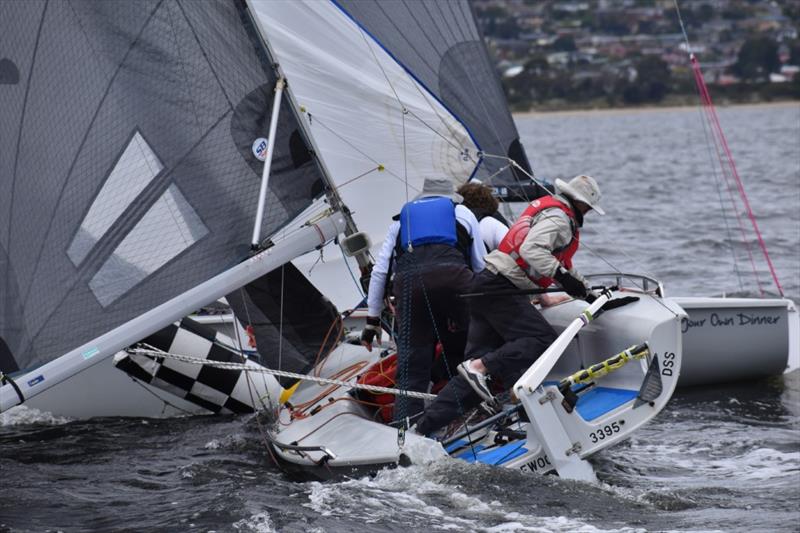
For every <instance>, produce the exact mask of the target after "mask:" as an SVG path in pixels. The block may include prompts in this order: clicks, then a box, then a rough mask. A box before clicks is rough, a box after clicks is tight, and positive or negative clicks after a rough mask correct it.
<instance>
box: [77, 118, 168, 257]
mask: <svg viewBox="0 0 800 533" xmlns="http://www.w3.org/2000/svg"><path fill="white" fill-rule="evenodd" d="M163 169H164V165H163V164H162V163H161V161H160V160H159V159H158V156H156V154H155V152H153V149H152V148H150V145H149V144H147V141H145V139H144V137H142V135H141V134H140V133H139V132H138V131H136V132H135V133H134V134H133V136H132V137H131V140H130V141H129V142H128V144H127V146H126V147H125V149H124V151H123V152H122V154H121V155H120V157H119V159H118V160H117V162H116V163H115V164H114V166H113V167H112V169H111V172H110V173H109V175H108V178H107V179H106V180H105V183H104V184H103V187H102V188H101V189H100V192H99V193H98V194H97V197H96V198H95V199H94V202H92V206H91V207H90V208H89V211H88V212H87V213H86V216H85V217H84V218H83V221H82V222H81V225H80V228H79V229H78V231H77V233H76V234H75V237H73V239H72V242H71V243H70V245H69V248H67V255H68V256H69V258H70V259H71V260H72V262H73V264H74V265H75V266H78V265H80V263H81V262H82V261H83V260H84V259H85V258H86V256H87V255H88V253H89V252H90V251H91V249H92V248H93V247H94V245H95V244H97V242H98V241H99V240H100V239H101V238H102V237H103V235H105V233H106V232H107V231H108V228H110V227H111V225H112V224H113V223H114V221H116V220H117V219H118V218H119V216H120V215H122V213H123V212H124V211H125V209H127V207H128V206H129V205H131V203H132V202H133V201H134V200H135V199H136V197H137V196H139V194H140V193H141V192H142V191H143V190H144V188H145V187H147V185H148V184H149V183H150V182H151V181H152V180H153V178H155V177H156V176H157V175H158V174H159V172H161V171H162V170H163Z"/></svg>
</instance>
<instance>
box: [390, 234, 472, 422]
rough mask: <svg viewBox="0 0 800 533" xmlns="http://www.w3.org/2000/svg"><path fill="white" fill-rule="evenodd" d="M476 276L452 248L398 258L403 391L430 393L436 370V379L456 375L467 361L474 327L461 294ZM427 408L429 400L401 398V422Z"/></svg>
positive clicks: (423, 250) (397, 417)
mask: <svg viewBox="0 0 800 533" xmlns="http://www.w3.org/2000/svg"><path fill="white" fill-rule="evenodd" d="M473 276H474V274H473V272H472V270H470V269H469V268H468V267H467V265H466V263H465V261H464V257H463V256H462V255H461V253H460V252H458V251H457V250H456V249H455V248H452V247H450V246H445V245H428V246H423V247H418V248H417V249H415V250H414V251H413V252H410V253H404V254H403V255H401V256H400V258H398V260H397V271H396V273H395V279H394V289H393V290H394V295H395V298H396V301H397V316H398V322H399V329H400V331H399V340H398V372H397V384H398V387H399V388H401V389H406V390H412V391H417V392H426V391H427V390H428V383H429V382H430V381H431V379H432V378H431V372H432V370H433V371H434V374H436V378H441V377H447V375H448V374H451V373H455V366H456V365H457V364H458V363H459V362H460V361H461V360H463V358H464V337H465V332H466V329H467V325H468V323H469V314H468V311H467V307H466V304H465V303H464V300H463V299H462V298H459V297H458V295H459V294H461V293H464V292H467V290H468V289H469V287H470V286H471V284H472V279H473ZM438 340H441V341H442V345H443V346H444V352H445V357H444V358H443V360H440V361H438V362H437V365H436V366H437V368H434V365H433V356H434V353H435V350H436V343H437V341H438ZM445 365H447V366H445ZM423 408H424V401H423V400H418V399H414V398H408V397H405V396H402V395H399V396H398V397H397V398H396V400H395V410H394V412H395V420H402V419H403V418H405V417H410V416H413V415H415V414H417V413H419V412H421V411H422V410H423Z"/></svg>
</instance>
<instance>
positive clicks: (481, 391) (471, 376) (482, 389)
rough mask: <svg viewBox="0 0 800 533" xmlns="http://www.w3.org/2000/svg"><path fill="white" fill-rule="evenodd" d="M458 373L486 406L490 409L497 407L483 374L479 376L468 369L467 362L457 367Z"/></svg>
mask: <svg viewBox="0 0 800 533" xmlns="http://www.w3.org/2000/svg"><path fill="white" fill-rule="evenodd" d="M458 373H459V374H461V375H462V376H464V379H466V380H467V383H469V386H470V387H472V390H474V391H475V393H476V394H477V395H478V396H480V397H481V398H482V399H483V400H484V401H485V402H486V404H487V405H490V406H492V407H495V406H496V405H497V400H495V398H494V396H493V395H492V391H490V390H489V385H488V384H487V383H486V375H485V374H481V373H479V372H475V371H474V370H472V369H470V367H469V361H464V362H463V363H461V364H460V365H458Z"/></svg>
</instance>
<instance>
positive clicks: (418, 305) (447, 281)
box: [361, 178, 485, 420]
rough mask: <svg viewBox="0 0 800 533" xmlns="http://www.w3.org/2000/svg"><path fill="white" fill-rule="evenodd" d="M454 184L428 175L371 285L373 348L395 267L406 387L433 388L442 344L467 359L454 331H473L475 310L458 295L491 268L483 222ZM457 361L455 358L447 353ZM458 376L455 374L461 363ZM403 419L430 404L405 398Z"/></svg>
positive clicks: (400, 402) (366, 337)
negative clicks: (470, 327)
mask: <svg viewBox="0 0 800 533" xmlns="http://www.w3.org/2000/svg"><path fill="white" fill-rule="evenodd" d="M462 200H463V198H462V197H461V195H459V194H457V193H456V192H455V191H454V188H453V183H452V182H451V181H450V180H449V179H444V178H426V179H425V182H424V185H423V189H422V192H421V193H420V194H418V195H417V196H416V197H415V198H414V199H413V200H412V201H410V202H408V203H406V204H405V205H404V206H403V208H402V210H401V211H400V215H399V216H397V217H395V222H393V223H392V224H391V225H390V226H389V231H388V233H387V235H386V239H385V240H384V241H383V245H382V246H381V251H380V254H379V256H378V259H377V261H376V263H375V266H374V267H373V269H372V275H371V278H370V282H369V291H368V295H367V306H368V309H369V316H368V317H367V326H366V327H365V328H364V330H363V331H362V334H361V343H362V344H363V345H364V346H366V347H367V349H368V350H370V351H371V350H372V344H373V342H374V341H375V338H376V337H377V338H378V342H380V335H381V325H380V316H381V312H382V309H383V300H384V291H385V288H386V283H387V278H388V277H389V269H390V266H392V269H393V271H394V282H393V288H392V290H393V293H394V295H395V298H396V301H397V303H398V307H397V320H398V326H399V340H398V344H399V354H398V357H399V358H398V378H399V379H398V386H399V387H400V388H405V389H407V390H412V391H417V392H426V391H427V390H428V384H429V382H430V380H431V365H432V361H433V357H434V353H435V350H436V343H437V342H438V341H439V340H441V341H442V344H443V345H444V351H445V354H446V356H447V355H448V354H447V352H448V348H452V351H453V352H457V355H458V360H457V361H456V364H457V363H458V362H460V361H461V360H462V359H463V353H464V351H463V350H464V346H463V344H462V346H461V348H460V351H459V349H458V348H457V347H456V348H453V347H452V344H451V343H450V342H449V339H448V333H449V332H450V331H451V330H453V329H457V328H461V329H466V327H467V325H468V322H469V315H468V312H467V310H466V306H465V304H464V302H463V299H461V298H459V297H458V294H460V293H462V292H466V291H467V290H468V289H469V287H470V286H471V283H472V279H473V277H474V273H475V272H480V271H481V270H483V267H484V262H483V256H484V254H485V250H484V247H483V242H482V240H481V234H480V226H479V225H478V220H477V219H476V218H475V215H473V214H472V212H471V211H470V210H469V209H467V208H466V207H464V206H463V205H460V204H461V201H462ZM447 358H448V359H450V357H449V356H448V357H447ZM450 372H451V373H453V374H455V368H453V369H452V370H451V371H450ZM395 407H396V408H395V419H396V420H400V419H404V418H405V417H413V416H414V415H415V414H417V413H420V412H421V411H422V409H423V401H422V400H418V399H413V398H408V397H405V396H399V397H398V399H397V402H396V406H395Z"/></svg>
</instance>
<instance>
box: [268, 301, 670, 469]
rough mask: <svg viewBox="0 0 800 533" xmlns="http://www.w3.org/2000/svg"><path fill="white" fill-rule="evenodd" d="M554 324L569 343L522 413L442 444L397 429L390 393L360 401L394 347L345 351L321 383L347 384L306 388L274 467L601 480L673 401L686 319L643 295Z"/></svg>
mask: <svg viewBox="0 0 800 533" xmlns="http://www.w3.org/2000/svg"><path fill="white" fill-rule="evenodd" d="M632 295H637V296H634V297H633V298H632V299H634V300H635V301H631V302H630V303H627V304H625V305H622V306H621V307H618V308H616V309H612V310H609V311H606V312H602V311H600V309H601V308H602V306H603V305H604V302H606V300H609V299H610V301H611V302H622V303H624V302H627V301H628V300H624V299H625V298H631V296H632ZM606 305H608V304H606ZM543 314H544V316H545V317H546V318H547V320H548V321H549V322H550V323H551V324H553V325H554V327H556V329H557V331H559V333H560V336H559V338H558V340H556V342H555V343H554V344H553V345H552V346H551V347H550V348H549V349H548V350H547V351H546V352H545V353H544V354H543V355H542V356H541V357H540V358H539V359H538V360H537V361H536V362H535V363H534V364H533V365H532V366H531V368H530V369H529V370H528V371H527V372H526V373H525V374H524V375H523V376H522V377H521V378H520V379H519V380H518V381H517V383H516V384H514V386H513V388H512V390H513V392H514V395H515V399H514V402H517V403H507V404H505V405H504V407H503V410H502V411H500V412H498V413H495V414H493V415H492V416H489V417H488V418H487V417H486V416H484V419H483V420H481V421H476V419H475V417H476V413H475V412H471V413H462V417H461V419H460V421H459V422H457V423H455V424H452V425H451V426H450V427H449V428H448V430H447V431H446V432H444V433H443V434H440V435H438V440H435V439H431V438H427V437H424V436H420V435H417V434H415V433H413V432H404V431H402V429H398V427H397V426H396V425H395V426H392V425H390V424H387V422H386V421H387V420H391V416H390V415H389V414H388V413H387V411H386V410H387V408H389V409H390V408H391V406H392V403H391V402H386V401H385V392H384V393H383V395H384V396H383V401H381V399H380V398H377V397H375V396H374V395H373V396H367V397H366V398H365V397H364V396H363V395H362V396H359V395H357V394H354V391H353V389H352V387H355V386H358V385H357V384H358V383H365V382H368V381H369V377H370V375H374V374H375V373H376V372H384V371H385V370H386V369H385V368H384V366H385V364H384V363H385V362H386V361H389V360H391V358H392V357H393V354H394V353H395V348H394V345H393V344H387V345H385V346H383V347H382V349H380V350H379V349H374V350H373V351H372V352H369V351H367V350H366V349H365V348H364V347H362V346H360V345H357V344H348V343H345V344H342V345H341V346H339V347H338V348H336V349H335V350H334V351H333V352H332V353H331V354H330V355H329V356H328V357H327V358H326V359H325V360H324V361H322V362H320V363H319V364H318V365H317V366H316V367H315V369H314V371H313V372H312V373H311V376H317V377H321V378H335V379H338V380H341V381H344V382H346V384H342V385H331V384H330V383H316V382H314V381H313V380H310V381H303V382H301V383H300V385H299V386H298V388H297V390H296V391H295V392H294V394H293V395H292V396H291V398H290V399H289V402H288V403H287V404H285V405H283V406H282V407H281V408H280V410H279V411H278V415H277V420H276V421H275V423H274V424H272V425H271V427H270V429H269V442H270V444H271V446H272V448H273V450H274V456H275V457H276V458H277V459H278V460H279V462H280V463H281V464H283V465H284V466H285V467H286V468H287V469H288V470H290V471H292V472H295V473H297V474H300V475H302V476H306V477H318V478H326V477H331V476H335V475H341V474H352V473H355V472H360V471H365V470H366V471H371V470H375V469H377V468H380V467H384V466H392V465H407V464H410V463H414V462H418V461H426V460H428V459H430V458H431V457H436V456H444V455H450V456H453V457H457V458H460V459H463V460H465V461H468V462H478V463H485V464H491V465H497V466H502V467H507V468H513V469H518V470H520V471H523V472H538V473H543V472H549V471H556V472H558V473H559V475H561V476H563V477H568V478H575V479H581V480H593V479H594V474H593V471H592V469H591V466H590V465H589V463H587V462H586V459H587V458H588V457H591V456H592V455H593V454H595V453H597V452H598V451H600V450H602V449H605V448H607V447H608V446H610V445H613V444H615V443H618V442H619V441H621V440H624V439H626V438H628V437H629V436H630V435H631V434H632V433H633V432H634V431H635V430H636V429H638V428H639V427H640V426H641V425H642V424H645V423H646V422H647V421H649V420H651V419H652V418H653V417H654V416H656V415H657V414H658V412H659V411H661V409H663V407H664V406H665V404H666V403H667V401H668V400H669V398H670V397H671V396H672V393H673V391H674V390H675V387H676V385H677V383H678V378H679V376H680V372H681V362H682V350H681V321H682V320H683V319H684V318H685V316H686V315H685V313H684V312H683V310H682V309H681V308H680V307H678V306H677V305H675V304H672V303H670V302H669V301H663V300H660V299H658V298H654V297H651V296H649V295H647V294H646V293H642V292H638V291H637V290H636V289H635V288H627V289H626V290H615V291H609V293H608V294H607V295H603V296H602V297H601V299H600V300H598V301H596V302H594V303H593V304H592V305H590V306H587V304H586V303H585V302H582V301H576V300H568V301H566V302H563V303H560V304H557V305H554V306H552V307H549V308H546V309H544V310H543ZM400 393H401V391H397V394H400ZM376 400H378V401H376ZM477 414H478V415H479V414H480V410H479V411H478V413H477ZM478 420H480V418H478Z"/></svg>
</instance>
